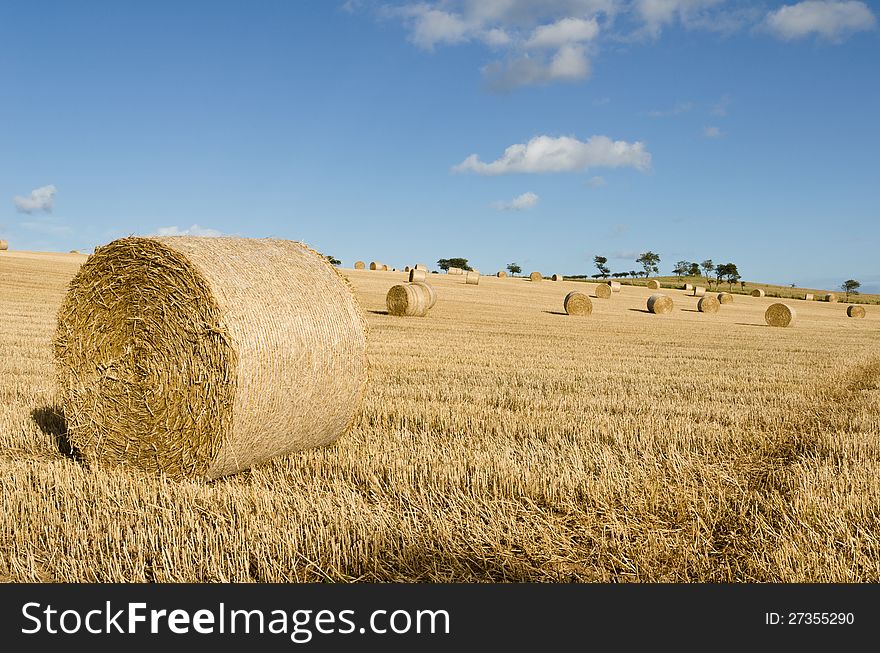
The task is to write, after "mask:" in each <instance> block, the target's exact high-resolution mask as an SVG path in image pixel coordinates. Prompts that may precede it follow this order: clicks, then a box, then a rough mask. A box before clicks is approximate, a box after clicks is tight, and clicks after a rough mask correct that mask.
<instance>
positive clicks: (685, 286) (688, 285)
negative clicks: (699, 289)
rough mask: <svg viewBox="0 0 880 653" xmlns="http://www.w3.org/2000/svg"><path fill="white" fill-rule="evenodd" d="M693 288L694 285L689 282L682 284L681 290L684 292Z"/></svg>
mask: <svg viewBox="0 0 880 653" xmlns="http://www.w3.org/2000/svg"><path fill="white" fill-rule="evenodd" d="M693 289H694V287H693V286H692V285H691V284H689V283H686V284H684V288H683V290H685V291H686V292H687V291H690V290H693Z"/></svg>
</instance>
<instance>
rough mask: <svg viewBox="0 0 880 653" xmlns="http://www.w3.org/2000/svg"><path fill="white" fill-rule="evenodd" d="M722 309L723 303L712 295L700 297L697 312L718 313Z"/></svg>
mask: <svg viewBox="0 0 880 653" xmlns="http://www.w3.org/2000/svg"><path fill="white" fill-rule="evenodd" d="M720 308H721V302H720V301H719V300H718V298H717V297H713V296H712V295H704V296H703V297H700V301H698V302H697V310H698V311H700V313H717V312H718V311H719V309H720Z"/></svg>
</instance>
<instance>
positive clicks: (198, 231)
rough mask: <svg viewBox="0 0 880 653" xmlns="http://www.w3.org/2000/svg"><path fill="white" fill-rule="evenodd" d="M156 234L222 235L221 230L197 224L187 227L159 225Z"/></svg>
mask: <svg viewBox="0 0 880 653" xmlns="http://www.w3.org/2000/svg"><path fill="white" fill-rule="evenodd" d="M156 235H157V236H210V237H217V236H222V235H223V232H222V231H217V230H216V229H208V228H207V227H200V226H199V225H197V224H194V225H192V226H191V227H189V228H188V229H181V228H180V227H177V226H174V227H159V229H158V230H157V231H156Z"/></svg>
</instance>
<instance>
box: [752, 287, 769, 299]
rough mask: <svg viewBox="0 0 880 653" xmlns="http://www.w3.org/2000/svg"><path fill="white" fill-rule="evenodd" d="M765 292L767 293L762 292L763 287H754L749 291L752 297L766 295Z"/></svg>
mask: <svg viewBox="0 0 880 653" xmlns="http://www.w3.org/2000/svg"><path fill="white" fill-rule="evenodd" d="M766 294H767V293H765V292H764V289H763V288H755V289H754V290H753V291H752V292H751V295H752V297H763V296H764V295H766Z"/></svg>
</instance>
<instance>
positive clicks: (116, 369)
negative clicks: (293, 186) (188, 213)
mask: <svg viewBox="0 0 880 653" xmlns="http://www.w3.org/2000/svg"><path fill="white" fill-rule="evenodd" d="M365 328H366V326H365V320H364V316H363V314H362V312H361V309H360V306H359V304H358V302H357V301H356V300H355V298H354V295H353V294H352V290H351V287H350V286H349V284H348V282H347V281H346V280H345V278H344V277H342V276H341V275H340V274H339V273H338V272H337V271H336V270H335V268H334V267H333V266H332V265H330V263H329V262H328V261H327V259H325V258H324V257H323V256H322V255H320V254H318V253H317V252H315V251H314V250H312V249H310V248H308V247H307V246H305V245H303V244H302V243H296V242H292V241H284V240H274V239H248V238H196V237H162V238H123V239H121V240H117V241H114V242H112V243H110V244H109V245H107V246H105V247H101V248H98V249H97V250H96V251H95V253H94V255H92V256H91V257H89V259H88V260H87V261H86V262H85V264H84V265H83V266H82V267H81V268H80V269H79V271H78V273H77V274H76V276H75V277H74V278H73V280H72V281H71V282H70V285H69V288H68V292H67V295H66V296H65V298H64V300H63V302H62V305H61V308H60V309H59V312H58V327H57V330H56V336H55V342H54V348H55V364H56V374H57V381H58V388H59V394H60V399H61V403H62V406H63V408H64V414H65V418H66V420H67V433H68V437H69V438H70V441H71V444H72V445H73V446H75V447H76V448H77V449H78V450H79V451H80V452H82V455H83V456H84V458H86V460H88V461H90V462H92V463H108V464H114V463H122V464H125V465H130V466H134V467H137V468H140V469H143V470H146V471H148V472H162V473H165V474H167V475H169V476H170V477H173V478H181V477H196V478H216V477H219V476H223V475H225V474H230V473H234V472H237V471H241V470H243V469H247V468H249V467H251V466H253V465H256V464H259V463H261V462H263V461H265V460H268V459H269V458H271V457H274V456H279V455H284V454H287V453H290V452H293V451H299V450H302V449H307V448H311V447H317V446H322V445H325V444H328V443H330V442H332V441H334V440H336V439H337V438H338V437H339V436H340V435H341V434H342V433H343V432H344V431H345V430H346V429H347V428H348V426H349V425H350V424H351V423H352V420H353V419H354V417H355V415H356V414H357V411H358V410H359V407H360V402H361V399H362V397H363V392H364V388H365V386H366V375H367V360H366V332H365Z"/></svg>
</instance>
